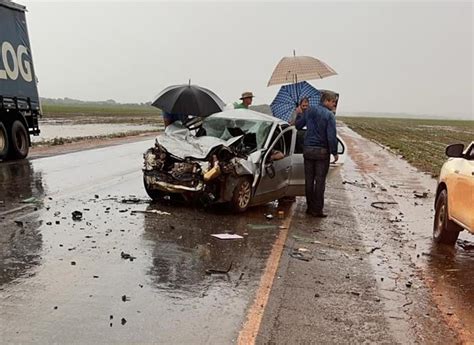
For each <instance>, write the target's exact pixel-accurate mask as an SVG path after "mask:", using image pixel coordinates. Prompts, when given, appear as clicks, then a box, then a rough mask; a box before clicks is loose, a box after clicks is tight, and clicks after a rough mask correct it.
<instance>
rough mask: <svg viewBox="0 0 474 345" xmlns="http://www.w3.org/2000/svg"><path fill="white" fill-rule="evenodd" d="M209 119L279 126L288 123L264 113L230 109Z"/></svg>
mask: <svg viewBox="0 0 474 345" xmlns="http://www.w3.org/2000/svg"><path fill="white" fill-rule="evenodd" d="M209 117H220V118H224V119H242V120H258V121H269V122H276V123H279V124H282V125H283V124H286V125H287V124H288V122H286V121H283V120H281V119H279V118H277V117H274V116H270V115H267V114H264V113H259V112H257V111H253V110H250V109H230V110H224V111H222V112H220V113H215V114H212V115H211V116H209Z"/></svg>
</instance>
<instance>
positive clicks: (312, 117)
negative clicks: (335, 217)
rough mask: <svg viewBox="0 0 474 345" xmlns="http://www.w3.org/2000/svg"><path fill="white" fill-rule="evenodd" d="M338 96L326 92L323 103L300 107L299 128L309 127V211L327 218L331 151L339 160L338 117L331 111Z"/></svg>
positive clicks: (306, 163) (306, 160)
mask: <svg viewBox="0 0 474 345" xmlns="http://www.w3.org/2000/svg"><path fill="white" fill-rule="evenodd" d="M336 100H337V96H336V94H335V93H332V92H324V93H323V94H322V96H321V105H318V106H316V107H310V108H309V109H308V110H306V111H302V109H301V108H300V107H298V108H297V113H298V115H297V117H296V123H295V125H296V128H297V129H302V128H303V127H305V126H306V134H305V137H304V147H303V157H304V172H305V193H306V203H307V207H308V208H307V210H306V213H308V214H310V215H312V216H314V217H319V218H324V217H327V215H326V214H325V213H323V208H324V190H325V189H326V176H327V174H328V171H329V159H330V156H331V154H332V155H333V156H334V162H336V161H337V160H338V158H339V157H338V155H337V137H336V119H335V117H334V114H333V113H332V112H331V110H332V109H334V107H335V105H336Z"/></svg>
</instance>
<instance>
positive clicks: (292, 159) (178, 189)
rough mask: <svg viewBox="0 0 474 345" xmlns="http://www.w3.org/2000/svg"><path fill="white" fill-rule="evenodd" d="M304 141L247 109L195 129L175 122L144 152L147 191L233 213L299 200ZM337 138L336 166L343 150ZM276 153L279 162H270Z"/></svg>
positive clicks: (156, 196) (280, 123)
mask: <svg viewBox="0 0 474 345" xmlns="http://www.w3.org/2000/svg"><path fill="white" fill-rule="evenodd" d="M303 137H304V130H303V131H297V130H296V128H295V127H294V126H290V125H289V124H288V123H286V122H285V121H282V120H280V119H278V118H275V117H272V116H269V115H265V114H263V113H258V112H255V111H252V110H247V109H235V110H226V111H223V112H221V113H217V114H213V115H211V116H209V117H207V118H205V119H203V120H202V122H200V123H199V124H198V125H195V126H194V127H190V126H189V125H188V126H187V127H185V126H183V125H182V124H181V123H180V122H177V123H174V124H172V125H170V126H168V127H167V128H166V130H165V132H164V133H163V134H160V135H159V136H158V137H157V138H156V142H155V146H154V147H152V148H150V149H148V150H147V151H146V152H145V154H144V167H143V178H144V184H145V189H146V191H147V193H148V195H149V196H150V197H151V198H152V199H153V200H162V199H163V198H165V197H167V196H168V197H173V196H178V195H179V196H182V197H184V198H185V199H186V200H198V201H200V202H202V203H204V204H213V203H229V204H230V206H231V207H232V208H233V209H234V210H235V211H237V212H243V211H245V210H246V209H247V207H249V206H253V205H259V204H265V203H267V202H270V201H273V200H276V199H279V198H282V197H284V196H301V195H304V182H305V179H304V161H303ZM338 140H339V145H338V154H339V161H338V164H337V165H339V164H341V163H342V162H343V161H344V152H345V145H344V143H343V141H342V140H341V139H340V138H338ZM278 151H279V152H281V153H282V154H283V158H281V157H282V155H281V154H280V157H279V158H281V159H278V160H273V159H272V154H273V153H274V152H278ZM334 166H336V165H332V167H334Z"/></svg>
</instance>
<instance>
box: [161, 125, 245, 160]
mask: <svg viewBox="0 0 474 345" xmlns="http://www.w3.org/2000/svg"><path fill="white" fill-rule="evenodd" d="M242 137H243V135H240V136H237V137H233V138H230V139H229V140H222V139H219V138H215V137H209V136H202V137H196V136H194V135H192V134H191V133H190V131H189V129H187V128H186V127H182V126H180V125H175V124H171V125H170V126H168V127H166V130H165V133H164V134H160V135H158V136H157V137H156V143H157V144H159V145H161V146H162V147H163V148H165V149H166V151H168V153H170V154H172V155H173V156H175V157H178V158H181V159H184V158H186V157H191V158H195V159H206V157H207V156H208V155H209V153H210V152H211V151H212V150H213V149H214V148H216V147H218V146H227V147H231V146H232V145H234V144H236V143H237V142H238V141H240V140H241V139H242Z"/></svg>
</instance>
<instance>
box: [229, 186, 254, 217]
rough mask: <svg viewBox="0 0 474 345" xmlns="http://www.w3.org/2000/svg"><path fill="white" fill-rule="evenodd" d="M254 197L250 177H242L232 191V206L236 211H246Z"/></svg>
mask: <svg viewBox="0 0 474 345" xmlns="http://www.w3.org/2000/svg"><path fill="white" fill-rule="evenodd" d="M251 198H252V183H251V181H250V179H248V178H245V177H241V178H240V179H239V181H238V182H237V185H236V186H235V188H234V191H233V193H232V201H231V204H230V206H231V208H232V210H233V211H234V212H238V213H241V212H244V211H245V210H246V209H247V208H248V207H249V204H250V200H251Z"/></svg>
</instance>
